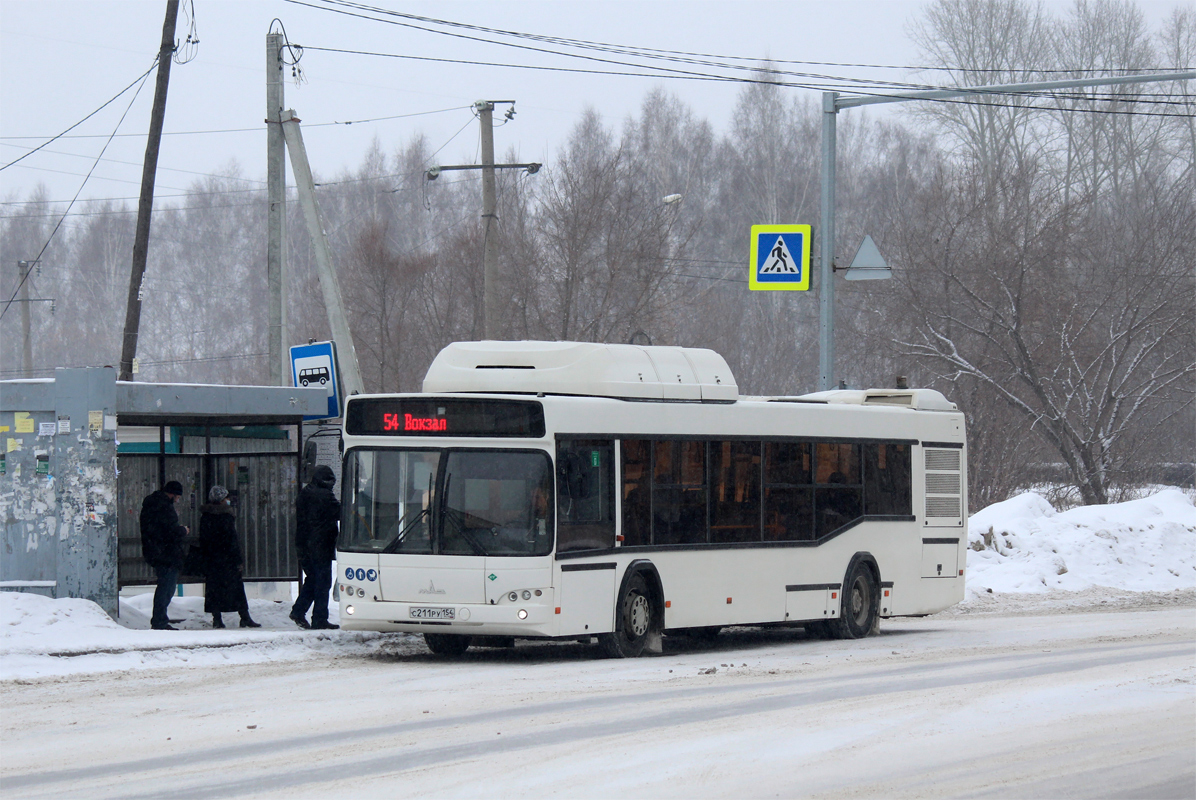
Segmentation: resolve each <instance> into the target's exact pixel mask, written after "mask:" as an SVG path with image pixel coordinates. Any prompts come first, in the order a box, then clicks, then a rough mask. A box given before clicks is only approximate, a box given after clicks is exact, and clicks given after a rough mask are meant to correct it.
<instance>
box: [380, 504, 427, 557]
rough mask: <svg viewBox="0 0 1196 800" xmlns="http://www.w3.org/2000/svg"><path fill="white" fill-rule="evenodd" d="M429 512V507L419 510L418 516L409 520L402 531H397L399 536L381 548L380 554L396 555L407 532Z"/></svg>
mask: <svg viewBox="0 0 1196 800" xmlns="http://www.w3.org/2000/svg"><path fill="white" fill-rule="evenodd" d="M431 510H432V507H431V506H428V507H427V508H424V509H421V510H420V512H419V513H418V514H416V515H415V516H414V517H412V518H411V521H410V522H408V523H407V524H406V525H404V526H403V529H402V530H401V531H399V535H398V536H396V537H395V538H394V539H392V540H391V542H390V544H388V545H386V547H383V548H382V552H383V553H397V552H398V550H399V546H400V545H401V544H403V541H404V540H405V539H406V538H407V532H408V531H410V530H411V529H412V528H414V527H415V524H416V523H417V522H419V521H420V520H421V519H424V518H425V517H427V516H428V514H429V512H430V511H431Z"/></svg>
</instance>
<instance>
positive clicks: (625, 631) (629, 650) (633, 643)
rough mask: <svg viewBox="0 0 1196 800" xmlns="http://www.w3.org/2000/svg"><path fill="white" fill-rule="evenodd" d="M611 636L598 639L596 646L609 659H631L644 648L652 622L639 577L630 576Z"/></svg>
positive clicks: (649, 600) (645, 587)
mask: <svg viewBox="0 0 1196 800" xmlns="http://www.w3.org/2000/svg"><path fill="white" fill-rule="evenodd" d="M615 611H616V615H617V616H616V619H615V632H614V633H603V634H600V635H599V636H598V643H599V644H600V645H601V646H602V649H603V651H604V652H605V653H606V654H607V655H608V656H610V657H611V658H635V657H637V656H639V655H642V654H643V652H644V647H645V646H646V645H647V644H648V634H649V633H651V631H652V626H653V625H655V624H656V621H655V620H654V619H652V597H651V595H650V594H648V584H647V582H646V581H645V580H644V577H643V576H642V575H638V574H637V575H632V576H631V578H630V579H629V580H628V581H627V588H626V589H625V590H624V591H623V596H622V597H620V598H619V602H618V606H617V607H616V609H615Z"/></svg>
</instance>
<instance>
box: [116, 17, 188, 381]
mask: <svg viewBox="0 0 1196 800" xmlns="http://www.w3.org/2000/svg"><path fill="white" fill-rule="evenodd" d="M178 16H179V0H166V21H165V22H163V23H162V46H161V47H160V48H159V49H158V80H157V84H156V85H155V87H154V108H153V111H152V112H151V113H150V129H149V139H148V141H146V143H145V162H144V163H143V164H142V167H141V197H140V199H139V200H138V201H137V230H136V233H135V234H134V237H133V271H132V272H131V273H130V275H129V300H128V303H127V304H126V305H125V333H124V338H123V340H122V344H121V352H120V378H119V379H120V380H122V381H131V380H133V358H134V357H135V356H136V355H137V331H138V328H140V326H141V281H142V279H143V278H144V277H145V262H146V256H147V255H148V253H149V233H150V217H151V215H152V214H153V211H154V177H155V176H156V175H157V173H158V147H159V145H160V144H161V142H162V121H163V120H164V119H165V117H166V89H167V87H168V86H169V84H170V61H171V59H172V58H173V57H174V24H175V20H176V19H177V18H178Z"/></svg>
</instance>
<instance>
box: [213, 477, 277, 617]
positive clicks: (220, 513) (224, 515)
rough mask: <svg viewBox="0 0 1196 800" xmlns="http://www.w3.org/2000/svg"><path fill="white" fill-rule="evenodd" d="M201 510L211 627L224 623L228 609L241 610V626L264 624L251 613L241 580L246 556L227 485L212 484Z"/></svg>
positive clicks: (239, 612) (239, 611)
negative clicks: (254, 619)
mask: <svg viewBox="0 0 1196 800" xmlns="http://www.w3.org/2000/svg"><path fill="white" fill-rule="evenodd" d="M199 510H200V514H201V516H200V518H199V549H200V552H202V553H203V564H204V577H205V578H207V585H206V586H205V587H204V599H203V610H204V611H206V612H207V613H209V614H211V615H212V627H213V628H223V627H224V619H223V618H222V617H221V614H223V613H224V612H225V611H236V612H237V613H238V614H240V615H241V627H242V628H260V627H262V626H261V625H259V624H258V623H256V622H254V621H253V618H252V617H250V616H249V601H248V600H247V599H246V598H245V584H244V582H243V581H242V580H241V567H242V565H243V564H244V563H245V559H244V557H243V556H242V555H241V542H240V537H239V536H237V518H236V515H235V514H234V513H233V507H232V506H231V505H229V502H228V489H225V488H224V487H223V486H213V487H212V488H211V489H209V490H208V502H207V503H205V504H204V505H202V506H200V507H199Z"/></svg>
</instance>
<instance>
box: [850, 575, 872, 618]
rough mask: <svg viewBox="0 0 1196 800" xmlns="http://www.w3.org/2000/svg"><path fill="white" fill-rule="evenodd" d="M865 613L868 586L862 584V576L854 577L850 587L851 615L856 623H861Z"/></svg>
mask: <svg viewBox="0 0 1196 800" xmlns="http://www.w3.org/2000/svg"><path fill="white" fill-rule="evenodd" d="M867 614H868V587H867V586H865V585H864V579H863V578H856V581H855V585H853V586H852V587H851V616H852V618H853V619H854V620H855V622H856V624H857V625H862V624H864V619H865V617H866V616H867Z"/></svg>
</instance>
